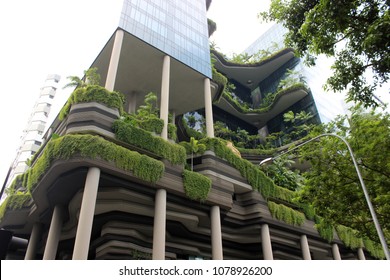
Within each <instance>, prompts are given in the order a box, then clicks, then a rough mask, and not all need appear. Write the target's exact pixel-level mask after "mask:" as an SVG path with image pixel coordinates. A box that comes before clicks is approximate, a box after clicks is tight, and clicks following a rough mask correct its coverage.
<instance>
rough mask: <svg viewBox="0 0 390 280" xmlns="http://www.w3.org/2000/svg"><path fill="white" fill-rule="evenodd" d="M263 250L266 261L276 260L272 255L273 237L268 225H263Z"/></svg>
mask: <svg viewBox="0 0 390 280" xmlns="http://www.w3.org/2000/svg"><path fill="white" fill-rule="evenodd" d="M261 248H262V250H263V258H264V260H273V259H274V255H273V253H272V244H271V235H270V233H269V227H268V225H267V224H262V225H261Z"/></svg>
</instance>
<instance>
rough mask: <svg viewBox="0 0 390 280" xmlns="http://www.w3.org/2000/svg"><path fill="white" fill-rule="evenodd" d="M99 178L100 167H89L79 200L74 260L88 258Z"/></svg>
mask: <svg viewBox="0 0 390 280" xmlns="http://www.w3.org/2000/svg"><path fill="white" fill-rule="evenodd" d="M99 179H100V169H99V168H97V167H90V168H89V169H88V173H87V178H86V180H85V186H84V194H83V199H82V201H81V208H80V215H79V222H78V225H77V232H76V240H75V244H74V249H73V257H72V259H74V260H86V259H87V258H88V250H89V242H90V241H91V232H92V224H93V216H94V213H95V205H96V197H97V192H98V187H99Z"/></svg>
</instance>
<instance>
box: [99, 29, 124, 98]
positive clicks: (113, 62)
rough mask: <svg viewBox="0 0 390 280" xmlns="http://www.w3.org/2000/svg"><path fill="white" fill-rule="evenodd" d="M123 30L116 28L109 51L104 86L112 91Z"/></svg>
mask: <svg viewBox="0 0 390 280" xmlns="http://www.w3.org/2000/svg"><path fill="white" fill-rule="evenodd" d="M123 36H124V32H123V30H121V29H118V30H117V31H116V32H115V38H114V45H113V47H112V51H111V57H110V64H109V65H108V71H107V78H106V84H105V86H104V87H105V88H106V89H107V90H110V91H113V90H114V86H115V79H116V72H117V70H118V65H119V57H120V53H121V49H122V43H123Z"/></svg>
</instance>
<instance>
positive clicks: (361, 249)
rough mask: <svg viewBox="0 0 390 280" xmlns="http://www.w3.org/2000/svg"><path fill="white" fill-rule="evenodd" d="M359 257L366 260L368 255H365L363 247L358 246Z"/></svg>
mask: <svg viewBox="0 0 390 280" xmlns="http://www.w3.org/2000/svg"><path fill="white" fill-rule="evenodd" d="M357 253H358V259H359V260H365V259H366V256H365V255H364V251H363V248H358V251H357Z"/></svg>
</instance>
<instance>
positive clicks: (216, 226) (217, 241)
mask: <svg viewBox="0 0 390 280" xmlns="http://www.w3.org/2000/svg"><path fill="white" fill-rule="evenodd" d="M210 216H211V217H210V218H211V253H212V258H213V260H223V248H222V231H221V213H220V211H219V206H212V207H211V209H210Z"/></svg>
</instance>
